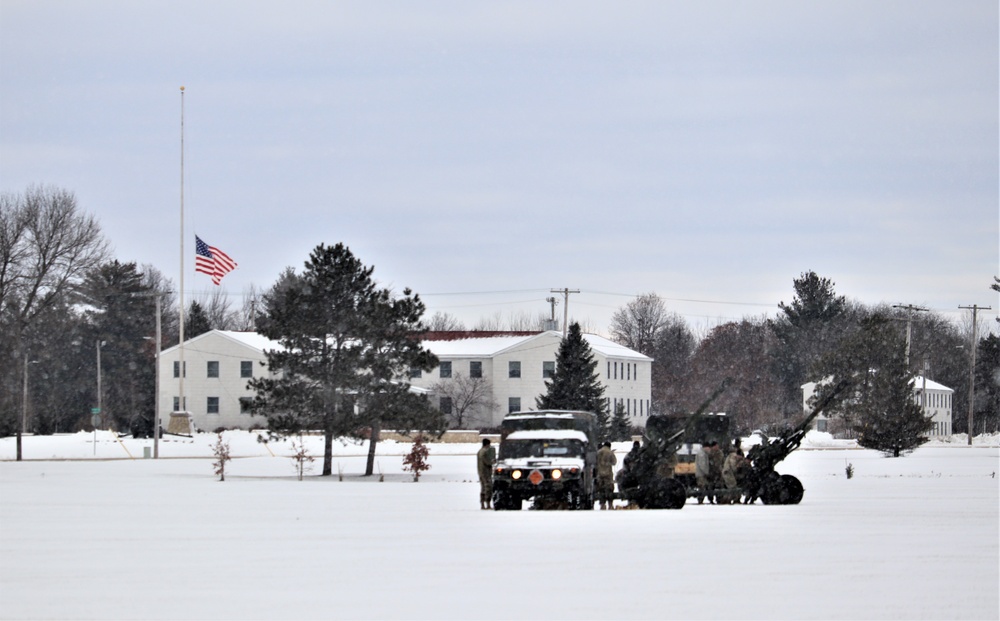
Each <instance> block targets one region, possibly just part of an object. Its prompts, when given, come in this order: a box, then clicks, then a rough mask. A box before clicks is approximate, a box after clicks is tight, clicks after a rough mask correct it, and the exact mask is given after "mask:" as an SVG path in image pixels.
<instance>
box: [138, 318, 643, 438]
mask: <svg viewBox="0 0 1000 621" xmlns="http://www.w3.org/2000/svg"><path fill="white" fill-rule="evenodd" d="M584 338H585V339H586V341H587V343H588V344H589V345H590V348H591V350H592V351H593V354H594V358H595V359H596V360H597V364H598V366H597V372H598V373H599V375H600V380H601V383H602V384H603V385H604V387H605V393H604V396H605V397H606V398H607V399H608V406H609V407H608V411H609V412H614V409H615V407H616V405H617V404H621V405H622V407H623V408H624V409H625V412H626V414H627V415H628V417H629V420H630V421H631V422H632V424H633V425H636V426H640V427H641V426H645V424H646V419H647V418H648V417H649V405H650V397H651V383H650V369H651V365H652V362H653V360H652V358H649V357H647V356H644V355H642V354H640V353H638V352H635V351H632V350H631V349H628V348H626V347H622V346H621V345H618V344H617V343H615V342H613V341H610V340H608V339H606V338H604V337H601V336H597V335H594V334H585V335H584ZM561 341H562V333H561V332H556V331H550V332H433V333H428V335H427V338H426V339H425V340H424V346H425V347H427V348H428V349H430V350H431V351H432V352H434V353H435V354H436V355H437V356H438V358H439V359H440V365H439V366H438V367H437V368H435V369H432V370H431V371H430V372H419V371H417V372H413V373H411V374H410V375H411V377H410V378H409V381H410V383H411V384H412V385H413V386H414V387H415V388H416V389H424V390H427V391H429V394H430V399H431V401H432V403H433V405H435V406H437V407H441V408H442V409H443V410H445V412H446V413H448V410H449V409H450V408H451V407H454V404H449V403H448V402H447V397H446V396H445V395H443V394H441V393H440V392H435V391H434V388H441V387H442V386H445V385H447V384H449V383H452V385H453V384H454V383H455V382H461V381H464V380H469V379H472V380H475V381H476V382H477V383H478V384H479V386H480V388H485V389H486V390H487V393H486V394H485V395H483V397H482V399H480V405H477V406H476V408H474V411H471V412H468V417H467V418H466V420H467V421H468V423H469V424H468V425H467V426H468V427H470V428H483V427H496V426H498V425H499V424H500V421H501V420H502V419H503V417H504V416H505V415H506V414H507V413H508V412H514V411H518V410H532V409H536V407H535V399H536V398H538V397H539V396H540V395H542V394H543V393H544V392H545V391H546V387H545V380H546V378H548V377H551V375H552V373H554V372H555V361H556V354H557V352H558V351H559V344H560V342H561ZM279 347H280V345H279V344H278V343H276V342H274V341H271V340H269V339H266V338H264V337H263V336H261V335H259V334H257V333H255V332H230V331H223V330H212V331H210V332H206V333H204V334H201V335H199V336H196V337H194V338H192V339H191V340H189V341H186V342H185V343H184V368H185V369H186V374H185V376H184V404H181V403H180V373H181V365H180V348H179V347H178V346H174V347H171V348H170V349H166V350H164V351H163V352H162V353H161V354H160V365H159V373H160V394H159V395H158V397H157V398H158V400H159V406H160V418H161V421H162V425H163V427H164V428H166V427H167V421H168V420H169V417H170V412H176V411H179V410H186V411H188V412H190V415H191V422H192V423H193V424H194V426H195V428H196V429H199V430H202V431H214V430H215V429H218V428H223V427H224V428H227V429H252V428H263V427H266V426H267V419H265V418H264V417H263V416H252V415H251V414H250V411H249V404H250V401H251V400H252V399H253V396H254V393H253V391H251V390H250V389H249V388H247V382H248V380H249V379H251V378H253V377H260V376H261V375H262V374H266V373H268V372H269V371H268V370H267V368H266V366H264V363H265V361H266V359H265V356H264V352H265V351H266V350H268V349H278V348H279ZM463 378H464V380H463ZM442 400H444V402H442Z"/></svg>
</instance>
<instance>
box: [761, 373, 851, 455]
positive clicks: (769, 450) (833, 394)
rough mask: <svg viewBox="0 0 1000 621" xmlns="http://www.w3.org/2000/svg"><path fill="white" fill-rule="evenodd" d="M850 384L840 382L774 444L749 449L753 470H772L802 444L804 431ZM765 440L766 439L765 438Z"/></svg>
mask: <svg viewBox="0 0 1000 621" xmlns="http://www.w3.org/2000/svg"><path fill="white" fill-rule="evenodd" d="M849 385H850V382H849V381H848V380H841V381H840V382H839V383H838V384H837V385H836V386H834V387H833V389H832V390H831V391H830V392H829V393H828V394H827V395H826V396H824V397H823V398H822V399H821V400H820V402H819V403H818V404H816V407H814V408H813V410H812V412H810V413H809V414H808V415H807V416H806V417H805V418H803V419H802V420H801V421H800V422H799V424H798V425H796V426H795V427H794V428H792V429H789V430H788V431H785V432H783V433H782V434H781V436H780V437H779V438H778V439H777V440H775V441H774V442H766V441H765V443H764V444H762V445H760V446H759V447H754V448H753V449H751V454H750V455H748V457H750V459H751V461H752V462H753V466H754V468H756V469H757V470H760V471H765V472H766V471H770V470H773V469H774V467H775V466H776V465H778V463H779V462H780V461H782V460H783V459H785V458H786V457H788V455H789V454H791V452H792V451H794V450H795V449H797V448H798V447H799V445H800V444H802V439H803V438H804V437H805V435H806V430H808V428H809V425H810V424H812V422H813V421H814V420H816V417H817V416H819V415H820V413H821V412H822V411H823V410H824V409H826V407H827V406H829V405H830V404H831V403H833V400H834V399H836V398H837V395H839V394H840V393H841V392H843V391H844V389H846V388H847V387H848V386H849ZM765 440H766V438H765Z"/></svg>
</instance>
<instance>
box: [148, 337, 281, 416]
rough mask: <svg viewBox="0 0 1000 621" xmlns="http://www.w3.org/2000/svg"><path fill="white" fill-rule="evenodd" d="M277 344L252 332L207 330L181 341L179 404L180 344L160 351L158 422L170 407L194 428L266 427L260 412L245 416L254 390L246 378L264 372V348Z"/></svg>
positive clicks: (276, 346) (170, 409)
mask: <svg viewBox="0 0 1000 621" xmlns="http://www.w3.org/2000/svg"><path fill="white" fill-rule="evenodd" d="M278 348H280V345H279V344H277V343H275V342H274V341H271V340H268V339H266V338H264V337H263V336H261V335H259V334H257V333H256V332H229V331H223V330H212V331H210V332H205V333H204V334H200V335H198V336H196V337H194V338H192V339H191V340H189V341H185V342H184V368H185V369H186V371H187V372H186V373H185V374H184V404H183V407H182V404H181V403H180V394H181V386H180V366H181V365H180V347H179V346H177V345H175V346H173V347H171V348H170V349H165V350H163V351H162V352H160V365H159V367H160V368H159V373H160V394H159V396H158V400H159V406H160V423H161V425H162V427H163V428H164V429H166V428H167V421H168V420H169V416H170V412H178V411H183V410H186V411H188V412H190V413H191V422H192V423H193V424H194V426H195V428H196V429H199V430H201V431H213V430H215V429H218V428H220V427H225V428H227V429H254V428H264V427H267V419H266V418H264V417H263V416H251V415H250V410H249V405H250V401H251V400H252V399H253V396H254V392H253V391H252V390H250V389H249V388H247V382H248V381H249V380H250V378H253V377H261V376H262V375H264V374H266V373H267V369H266V367H264V366H263V363H264V362H265V361H266V358H265V357H264V351H265V350H268V349H278Z"/></svg>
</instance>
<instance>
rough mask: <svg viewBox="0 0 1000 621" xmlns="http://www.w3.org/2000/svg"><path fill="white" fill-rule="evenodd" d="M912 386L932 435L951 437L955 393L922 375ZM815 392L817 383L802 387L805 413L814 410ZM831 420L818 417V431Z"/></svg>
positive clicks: (913, 380)
mask: <svg viewBox="0 0 1000 621" xmlns="http://www.w3.org/2000/svg"><path fill="white" fill-rule="evenodd" d="M910 384H911V385H912V386H913V399H914V400H915V401H916V402H917V403H919V404H921V405H922V406H923V410H924V415H926V416H927V417H928V418H930V419H931V421H932V422H933V423H934V427H933V429H931V431H930V435H931V436H948V435H951V434H952V428H951V399H952V396H953V395H954V393H955V391H954V390H952V389H951V388H948V387H947V386H944V385H942V384H938V383H937V382H935V381H932V380H929V379H927V378H926V377H923V376H921V375H917V376H916V377H914V378H913V379H912V380H911V381H910ZM815 392H816V382H808V383H806V384H803V385H802V409H803V411H805V412H810V411H812V408H811V407H810V406H809V399H811V398H812V396H813V394H814V393H815ZM829 420H830V419H829V417H827V416H826V414H825V413H821V414H820V415H819V416H817V417H816V422H815V428H816V430H817V431H827V430H828V425H829Z"/></svg>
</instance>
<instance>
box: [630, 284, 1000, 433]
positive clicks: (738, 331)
mask: <svg viewBox="0 0 1000 621" xmlns="http://www.w3.org/2000/svg"><path fill="white" fill-rule="evenodd" d="M792 286H793V289H794V293H795V295H794V297H793V298H792V300H791V302H789V303H787V304H786V303H784V302H781V303H780V304H779V305H778V306H779V309H780V313H779V314H778V316H776V317H773V318H768V317H763V316H761V317H746V318H743V319H740V320H738V321H730V322H727V323H723V324H721V325H718V326H716V327H715V328H713V329H712V330H710V331H709V332H708V333H707V334H706V335H705V336H704V337H703V338H701V339H698V338H696V336H695V334H694V333H693V332H692V330H691V329H690V327H689V326H688V325H687V324H686V322H685V321H684V319H683V318H682V317H680V315H678V314H677V313H673V312H670V311H669V310H668V309H667V307H666V304H665V303H664V302H663V300H661V299H660V298H659V297H657V296H656V295H655V294H653V293H649V294H645V295H642V296H639V297H638V298H636V299H635V300H633V301H632V302H630V303H629V304H627V305H625V306H623V307H622V308H620V309H619V310H618V311H616V312H615V314H614V316H613V317H612V322H611V327H610V331H611V334H612V338H613V339H614V340H616V341H617V342H619V343H621V344H622V345H625V346H627V347H630V348H632V349H635V350H636V351H639V352H641V353H643V354H646V355H647V356H650V357H652V358H653V360H654V362H653V368H652V409H653V412H654V413H659V414H667V415H670V414H680V413H684V412H690V411H692V410H693V409H694V408H695V407H697V404H698V403H700V402H701V400H702V399H703V396H704V395H706V394H709V393H710V392H711V391H712V389H713V388H714V387H715V386H718V385H719V384H720V382H721V381H723V380H724V379H729V381H730V384H729V389H728V390H727V391H726V392H725V394H723V395H722V396H721V397H719V399H718V400H717V401H716V404H715V407H716V408H717V409H718V410H719V411H725V412H727V413H728V414H729V415H730V416H731V417H732V420H733V421H734V424H735V425H736V427H737V430H738V431H739V432H741V433H744V434H745V433H749V432H752V431H754V430H757V429H760V430H764V431H767V430H769V429H774V428H777V427H782V426H785V425H787V424H790V423H794V422H795V421H796V420H797V419H799V418H801V417H802V415H803V403H802V390H801V386H802V385H803V384H805V383H806V382H810V381H815V382H818V381H821V380H824V379H826V378H831V377H843V376H844V375H845V374H847V373H848V372H849V371H852V372H855V373H857V372H860V373H864V372H868V371H870V370H871V368H877V367H878V365H888V364H889V362H888V361H887V360H884V359H882V358H879V356H883V355H885V354H886V353H887V352H891V353H892V355H893V356H898V357H899V358H900V360H901V364H902V367H900V368H898V369H895V370H894V371H893V372H894V373H897V374H904V375H907V374H908V375H907V377H912V376H913V375H925V376H926V377H927V378H928V379H931V380H934V381H936V382H938V383H940V384H943V385H945V386H947V387H949V388H951V389H953V390H954V391H955V392H954V395H953V401H952V416H953V422H954V428H953V432H954V433H962V432H965V431H967V429H966V427H967V417H966V416H965V413H966V412H967V408H968V403H969V371H970V366H971V365H970V362H971V360H970V350H971V346H970V344H971V342H972V339H971V334H970V331H971V327H969V328H966V329H963V327H962V326H957V325H955V324H954V323H952V322H950V321H948V320H947V319H945V318H943V317H942V316H940V315H938V314H935V313H933V312H914V311H913V310H912V309H907V308H903V307H894V306H890V305H886V304H880V305H875V306H868V305H864V304H861V303H859V302H852V301H849V300H847V299H846V298H845V297H844V296H841V295H838V294H837V293H836V290H835V283H834V282H833V281H832V280H830V279H828V278H824V277H821V276H819V275H818V274H816V273H815V272H812V271H809V272H805V273H802V274H801V275H800V276H799V277H798V278H796V279H794V280H793V283H792ZM984 288H985V287H984ZM907 331H909V334H910V336H909V340H908V342H907V339H906V336H905V335H906V333H907ZM976 341H977V343H978V345H977V347H978V349H977V357H976V368H975V425H976V429H975V432H976V433H982V432H983V431H996V430H997V429H998V425H1000V417H998V412H1000V377H998V373H1000V339H998V337H997V336H996V335H995V334H990V335H988V336H982V337H980V336H979V335H977V339H976ZM851 365H854V366H853V367H852V366H851ZM866 365H872V366H871V368H868V367H866ZM887 374H888V373H885V374H883V375H887ZM856 379H858V380H859V381H860V382H861V383H862V384H864V381H863V380H862V379H861V378H856ZM869 379H872V378H869ZM849 406H850V404H842V407H841V410H842V411H843V412H844V416H841V417H838V418H836V419H835V420H834V421H833V422H834V423H835V424H836V425H837V426H839V430H841V431H845V432H847V433H848V434H849V435H850V434H852V433H856V432H857V430H858V428H859V425H860V423H861V421H859V420H857V419H856V414H857V411H856V408H855V409H853V410H852V408H851V407H849ZM851 412H853V413H854V415H855V417H854V418H852V415H851Z"/></svg>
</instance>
